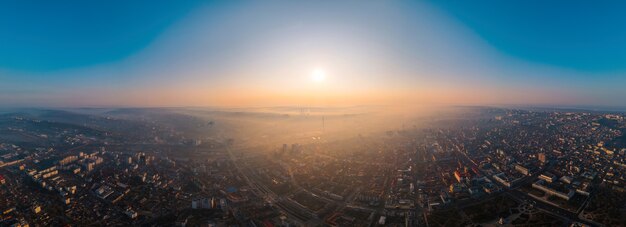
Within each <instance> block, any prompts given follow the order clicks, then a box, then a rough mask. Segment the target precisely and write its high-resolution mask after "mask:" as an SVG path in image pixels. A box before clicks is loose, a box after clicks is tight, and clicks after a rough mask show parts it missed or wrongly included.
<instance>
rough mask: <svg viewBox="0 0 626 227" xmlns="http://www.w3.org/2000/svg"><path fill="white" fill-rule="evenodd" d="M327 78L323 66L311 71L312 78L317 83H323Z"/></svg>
mask: <svg viewBox="0 0 626 227" xmlns="http://www.w3.org/2000/svg"><path fill="white" fill-rule="evenodd" d="M325 79H326V71H324V69H322V68H316V69H314V70H313V71H311V80H313V81H314V82H316V83H321V82H323V81H324V80H325Z"/></svg>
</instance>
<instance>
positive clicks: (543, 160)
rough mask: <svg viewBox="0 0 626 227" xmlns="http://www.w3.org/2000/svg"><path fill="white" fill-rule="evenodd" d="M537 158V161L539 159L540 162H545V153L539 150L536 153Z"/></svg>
mask: <svg viewBox="0 0 626 227" xmlns="http://www.w3.org/2000/svg"><path fill="white" fill-rule="evenodd" d="M537 159H539V161H541V163H546V154H545V153H543V152H541V153H539V154H538V155H537Z"/></svg>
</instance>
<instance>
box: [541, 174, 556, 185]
mask: <svg viewBox="0 0 626 227" xmlns="http://www.w3.org/2000/svg"><path fill="white" fill-rule="evenodd" d="M539 179H542V180H545V181H546V182H548V183H552V182H554V181H556V176H555V175H554V174H552V173H548V172H546V173H543V174H541V175H539Z"/></svg>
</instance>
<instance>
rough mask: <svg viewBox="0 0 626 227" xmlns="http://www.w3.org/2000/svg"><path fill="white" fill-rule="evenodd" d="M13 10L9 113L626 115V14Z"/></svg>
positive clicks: (189, 7) (574, 9) (403, 5)
mask: <svg viewBox="0 0 626 227" xmlns="http://www.w3.org/2000/svg"><path fill="white" fill-rule="evenodd" d="M2 4H3V7H1V9H0V11H1V13H0V15H1V16H0V17H1V18H0V19H2V21H3V22H2V23H1V24H0V33H1V34H2V36H0V80H2V83H1V84H0V89H1V90H2V91H0V106H2V107H130V106H137V107H166V106H226V107H231V106H280V105H298V106H351V105H541V106H590V105H591V106H613V107H623V106H626V101H624V99H623V98H622V97H626V91H625V90H624V89H623V88H622V86H621V85H622V84H624V82H626V77H625V76H624V73H625V72H624V71H625V70H626V67H625V65H626V64H625V63H626V54H624V53H626V52H625V51H622V50H623V49H626V44H624V43H623V42H621V40H623V38H624V37H626V33H625V32H623V31H622V30H623V29H620V28H621V27H623V25H624V24H625V23H626V16H624V15H622V14H620V12H619V8H620V6H621V5H623V3H616V2H606V3H601V4H597V3H595V4H594V3H588V2H583V1H575V2H568V3H567V4H566V3H564V2H554V3H549V4H548V3H543V2H539V1H531V2H524V3H523V4H522V2H521V1H518V2H516V1H514V2H505V3H504V2H497V1H488V2H483V3H480V4H469V3H441V2H401V1H385V2H355V1H342V2H334V1H320V2H281V1H270V2H263V3H261V2H251V1H243V2H222V1H215V2H212V1H211V2H204V1H198V2H186V3H185V4H179V3H168V2H156V3H154V4H148V3H147V2H135V3H132V4H128V3H125V2H111V3H107V4H99V3H70V2H55V3H35V2H18V3H2ZM320 68H321V69H322V70H323V71H324V74H325V79H324V80H323V81H315V80H312V78H310V77H311V74H312V73H313V71H315V70H317V69H320Z"/></svg>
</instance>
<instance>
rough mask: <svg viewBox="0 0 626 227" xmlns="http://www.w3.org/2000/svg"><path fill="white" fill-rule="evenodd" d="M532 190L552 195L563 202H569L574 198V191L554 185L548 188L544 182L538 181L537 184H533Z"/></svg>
mask: <svg viewBox="0 0 626 227" xmlns="http://www.w3.org/2000/svg"><path fill="white" fill-rule="evenodd" d="M533 188H536V189H539V190H541V191H543V192H545V193H546V194H548V195H554V196H557V197H560V198H562V199H565V200H570V199H571V198H572V197H573V196H574V193H575V191H574V190H571V189H568V188H566V187H564V185H556V187H549V186H547V185H545V181H543V180H538V181H537V182H535V183H533Z"/></svg>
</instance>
